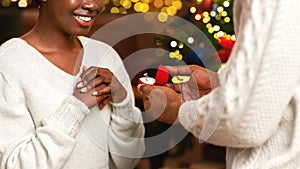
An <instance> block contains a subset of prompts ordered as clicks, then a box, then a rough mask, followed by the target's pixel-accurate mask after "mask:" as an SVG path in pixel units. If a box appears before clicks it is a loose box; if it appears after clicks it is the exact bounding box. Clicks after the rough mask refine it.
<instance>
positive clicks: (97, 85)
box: [74, 66, 127, 109]
mask: <svg viewBox="0 0 300 169" xmlns="http://www.w3.org/2000/svg"><path fill="white" fill-rule="evenodd" d="M126 95H127V92H126V90H125V89H124V87H123V86H122V84H121V83H120V82H119V80H118V79H117V78H116V77H115V76H114V74H113V73H112V72H111V71H110V70H109V69H107V68H99V67H95V66H93V67H90V68H88V69H86V70H84V72H83V73H82V74H81V75H80V79H79V81H78V83H77V85H76V89H75V91H74V96H75V97H77V98H78V99H79V100H81V101H82V102H83V103H85V104H86V105H87V106H88V107H89V108H91V107H93V106H94V105H96V104H98V106H99V108H100V109H102V108H103V107H104V106H105V105H106V104H107V103H109V102H110V101H113V102H116V103H119V102H122V101H123V100H124V99H125V98H126Z"/></svg>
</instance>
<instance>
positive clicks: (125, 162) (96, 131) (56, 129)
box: [0, 37, 144, 169]
mask: <svg viewBox="0 0 300 169" xmlns="http://www.w3.org/2000/svg"><path fill="white" fill-rule="evenodd" d="M80 40H81V42H82V44H83V45H84V57H83V63H82V65H85V66H87V67H89V66H92V65H98V66H101V67H106V68H109V69H110V70H111V71H112V72H113V73H114V74H115V75H116V77H117V78H118V79H119V80H120V81H121V82H122V84H123V85H124V87H125V88H126V90H127V92H128V95H127V96H128V97H127V98H126V99H125V100H124V101H123V102H121V103H118V104H114V103H110V104H108V105H106V106H105V108H104V109H103V110H99V108H98V107H97V106H95V107H93V108H92V109H90V110H89V109H88V108H87V107H86V105H85V104H84V103H82V102H80V101H79V100H78V99H76V98H75V97H74V96H72V93H73V86H74V83H75V81H76V79H77V78H76V77H75V76H72V75H70V74H68V73H66V72H64V71H62V70H61V69H59V68H57V67H56V66H54V65H53V64H52V63H50V62H49V61H48V60H47V59H46V58H45V57H43V56H42V55H41V54H40V53H39V52H38V51H37V50H35V49H34V48H32V47H31V46H30V45H29V44H27V43H26V42H25V41H23V40H22V39H19V38H14V39H11V40H9V41H8V42H6V43H4V44H3V45H2V46H1V47H0V91H1V95H0V129H1V132H0V168H1V169H11V168H14V169H16V168H22V169H48V168H50V169H60V168H65V169H100V168H101V169H108V168H122V169H130V168H134V166H135V165H136V164H137V162H138V161H139V160H138V158H135V157H141V156H142V155H143V152H144V141H143V137H144V127H143V124H142V121H141V112H140V111H139V110H138V109H137V108H136V107H134V97H133V92H132V90H131V84H130V79H129V76H128V74H127V73H126V70H125V68H124V66H123V64H122V61H121V59H120V58H119V56H118V54H117V53H116V52H115V51H114V50H113V49H112V48H111V47H109V46H108V45H106V44H104V43H102V42H98V41H94V40H91V39H87V38H84V37H80ZM137 120H139V121H137Z"/></svg>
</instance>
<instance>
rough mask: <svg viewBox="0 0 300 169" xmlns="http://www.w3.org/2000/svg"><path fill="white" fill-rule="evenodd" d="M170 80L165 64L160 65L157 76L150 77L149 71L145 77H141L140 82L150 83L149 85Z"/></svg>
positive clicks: (162, 83)
mask: <svg viewBox="0 0 300 169" xmlns="http://www.w3.org/2000/svg"><path fill="white" fill-rule="evenodd" d="M168 80H169V73H168V70H167V68H166V67H165V66H163V65H159V67H158V69H157V72H156V76H155V78H153V77H149V76H148V74H147V73H145V74H144V77H140V78H139V80H138V84H148V85H159V86H163V85H165V84H166V83H167V82H168Z"/></svg>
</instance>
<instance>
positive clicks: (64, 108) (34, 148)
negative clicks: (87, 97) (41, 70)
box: [0, 70, 89, 169]
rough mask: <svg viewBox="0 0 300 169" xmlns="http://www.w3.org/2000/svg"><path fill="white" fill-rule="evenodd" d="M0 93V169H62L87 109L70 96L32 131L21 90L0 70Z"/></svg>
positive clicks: (30, 120) (31, 122)
mask: <svg viewBox="0 0 300 169" xmlns="http://www.w3.org/2000/svg"><path fill="white" fill-rule="evenodd" d="M0 91H1V95H0V103H1V104H0V116H1V118H0V129H2V130H1V132H0V140H1V141H0V159H1V161H0V165H1V167H0V168H3V169H4V168H5V169H12V168H13V169H17V168H22V169H25V168H26V169H27V168H28V169H42V168H43V169H46V168H51V169H58V168H62V166H63V165H64V164H65V161H66V160H67V159H68V157H69V156H70V154H71V152H72V150H73V147H74V145H75V139H74V136H75V135H76V134H77V130H78V124H79V121H80V120H81V119H82V118H83V117H84V115H85V114H86V113H88V112H89V109H88V108H87V107H86V106H85V105H84V104H83V103H81V102H80V101H79V100H77V99H75V97H73V96H72V97H69V98H66V99H65V100H64V102H63V103H62V104H61V106H60V107H59V108H58V109H57V111H56V113H54V114H55V115H53V116H52V117H45V119H44V120H42V124H41V126H40V127H37V128H36V127H35V124H33V121H32V119H31V118H32V117H31V116H30V112H28V109H27V107H26V103H25V101H26V97H25V95H24V92H23V91H22V88H21V87H20V85H19V84H18V81H17V80H15V79H14V78H13V77H12V76H10V75H9V74H8V73H7V72H3V70H1V73H0ZM3 129H5V130H3ZM16 140H17V142H16Z"/></svg>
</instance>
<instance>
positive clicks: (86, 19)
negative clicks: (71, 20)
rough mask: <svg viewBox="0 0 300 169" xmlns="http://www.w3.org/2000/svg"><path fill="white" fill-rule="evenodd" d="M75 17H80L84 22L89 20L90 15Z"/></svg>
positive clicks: (90, 18)
mask: <svg viewBox="0 0 300 169" xmlns="http://www.w3.org/2000/svg"><path fill="white" fill-rule="evenodd" d="M76 18H78V19H80V20H83V21H85V22H89V21H91V20H92V17H88V16H78V15H77V16H76Z"/></svg>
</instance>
